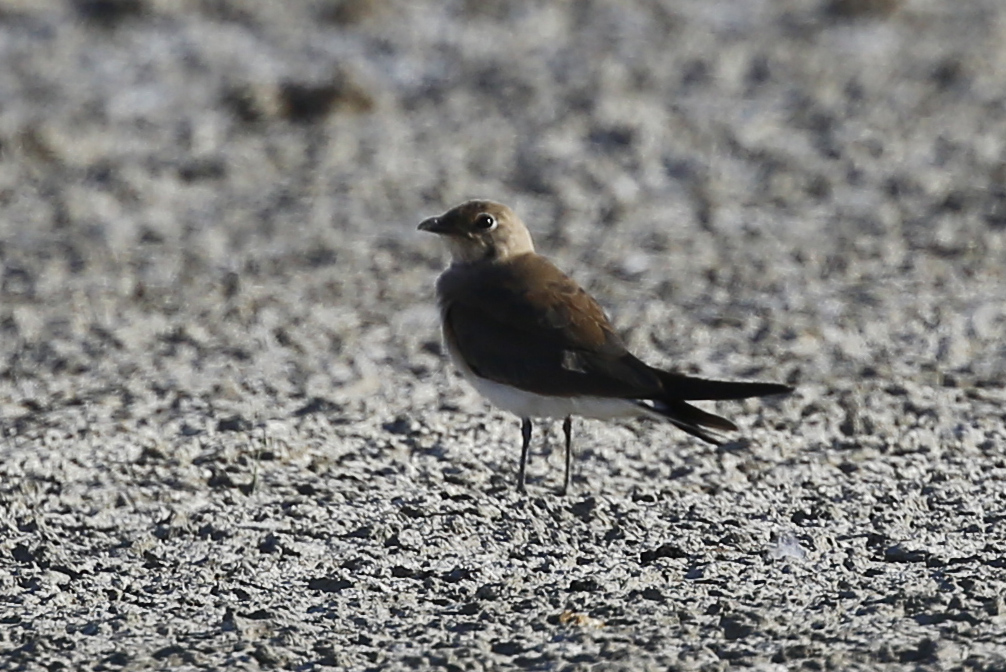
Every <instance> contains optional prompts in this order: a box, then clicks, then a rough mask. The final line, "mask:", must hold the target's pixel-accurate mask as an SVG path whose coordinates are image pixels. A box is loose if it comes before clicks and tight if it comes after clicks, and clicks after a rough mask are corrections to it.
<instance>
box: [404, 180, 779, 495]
mask: <svg viewBox="0 0 1006 672" xmlns="http://www.w3.org/2000/svg"><path fill="white" fill-rule="evenodd" d="M419 230H420V231H426V232H429V233H434V234H438V235H439V236H440V237H442V238H443V240H445V241H446V244H447V248H448V250H449V251H450V254H451V262H450V264H449V266H448V267H447V269H446V270H445V271H444V272H443V273H442V274H441V275H440V277H439V278H438V279H437V282H436V295H437V304H438V307H439V310H440V318H441V326H442V332H443V340H444V344H445V346H446V350H447V352H448V354H449V356H450V359H451V360H452V361H453V363H454V365H455V366H456V367H457V369H458V370H459V371H460V373H461V374H462V376H463V377H464V378H465V379H466V380H467V381H468V382H469V383H471V385H472V386H473V387H474V388H475V389H476V390H477V391H478V392H479V393H481V395H482V396H484V397H485V398H486V399H488V400H489V401H490V402H491V403H492V404H493V405H494V406H496V407H498V408H501V409H503V410H505V411H508V412H510V413H513V414H514V415H516V416H517V417H518V418H520V421H521V437H522V444H521V455H520V465H519V468H518V473H517V489H518V490H519V491H521V492H523V491H524V490H525V472H526V465H527V460H528V448H529V445H530V442H531V432H532V427H533V425H532V421H533V420H534V419H560V418H561V419H562V420H563V424H562V428H563V434H564V437H565V444H566V471H565V475H564V477H563V485H562V489H561V490H560V491H559V492H560V494H566V493H567V492H568V491H569V484H570V463H571V460H572V457H571V456H572V436H571V434H572V416H574V415H575V416H581V417H586V418H595V419H600V420H610V419H613V418H628V417H638V416H649V417H651V418H660V419H662V420H666V421H669V422H670V423H671V424H672V425H674V426H675V427H677V428H679V429H681V430H684V431H685V432H687V433H689V434H691V435H693V436H695V437H698V438H699V439H702V440H703V441H706V442H708V443H711V444H714V445H720V444H721V443H722V440H721V438H720V433H722V432H729V431H736V430H737V426H736V425H735V424H734V423H733V422H731V421H730V420H727V419H726V418H722V417H719V416H717V415H714V414H712V413H709V412H707V411H704V410H702V409H700V408H697V407H695V406H693V405H691V404H689V403H688V402H689V401H696V400H713V399H746V398H749V397H762V396H768V395H776V394H788V393H790V392H792V391H793V388H792V387H790V386H788V385H781V384H777V383H766V382H732V381H721V380H708V379H704V378H696V377H693V376H688V375H685V374H682V373H678V372H675V371H666V370H663V369H659V368H655V367H652V366H650V365H648V364H646V363H644V362H643V361H642V360H640V359H639V358H637V357H636V356H635V355H633V354H632V353H631V352H629V350H628V349H627V347H626V345H625V343H624V342H623V340H622V339H621V338H620V337H619V335H618V333H617V332H616V331H615V328H614V327H613V326H612V324H611V322H610V321H609V319H608V317H607V316H606V315H605V312H604V310H603V309H602V308H601V306H600V304H599V303H598V302H597V301H596V300H595V299H594V298H593V297H592V296H590V294H588V293H587V292H586V291H585V290H584V289H583V288H582V287H580V285H578V284H577V283H576V282H575V281H574V280H573V279H572V278H570V277H569V276H568V275H566V274H565V273H563V272H562V271H561V270H559V269H558V268H557V267H556V266H555V265H554V264H553V263H552V262H551V261H549V260H548V259H547V258H545V257H544V256H542V255H539V254H537V253H536V252H535V248H534V243H533V242H532V240H531V234H530V232H529V231H528V228H527V226H525V224H524V223H523V222H522V221H521V220H520V218H519V217H518V216H517V215H516V213H514V211H513V210H511V209H510V208H508V207H507V206H505V205H503V204H501V203H496V202H494V201H488V200H471V201H467V202H465V203H462V204H460V205H458V206H456V207H454V208H451V209H450V210H448V211H447V212H445V213H444V214H442V215H440V216H438V217H430V218H428V219H424V220H423V221H422V222H421V223H420V224H419Z"/></svg>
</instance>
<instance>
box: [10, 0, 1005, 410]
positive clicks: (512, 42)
mask: <svg viewBox="0 0 1006 672" xmlns="http://www.w3.org/2000/svg"><path fill="white" fill-rule="evenodd" d="M1004 13H1006V10H1004V9H1003V7H1002V5H1001V3H999V2H997V1H996V0H987V1H985V2H982V1H977V0H976V1H972V2H967V3H956V2H940V1H937V0H910V1H906V2H897V1H896V0H889V1H882V0H875V1H870V0H830V1H827V2H822V1H819V0H779V1H771V2H770V1H756V2H751V1H749V0H743V1H727V0H724V1H721V2H708V1H707V0H701V1H699V0H695V1H687V0H680V1H675V2H659V1H657V0H645V1H644V0H640V1H638V2H631V1H625V2H618V3H608V2H592V1H585V2H533V1H522V2H495V1H491V0H490V1H478V2H474V1H461V0H459V1H457V2H430V3H425V2H395V1H393V0H312V1H304V2H296V3H276V2H266V1H261V2H255V1H241V2H238V1H233V2H232V1H229V0H183V1H174V0H172V1H170V2H168V1H160V0H32V1H27V0H5V1H4V2H2V3H0V62H2V63H3V66H4V67H3V68H2V69H0V265H2V267H0V268H2V285H0V332H2V339H0V343H2V344H0V403H2V404H3V406H2V408H3V411H2V415H0V418H5V419H6V421H8V422H9V421H10V420H11V418H12V417H14V416H19V415H20V414H21V413H20V411H18V410H17V406H18V405H19V404H21V403H22V402H23V401H24V400H26V399H30V400H34V402H35V403H38V404H41V405H43V406H46V405H50V404H53V403H58V401H57V400H58V399H62V400H63V401H64V402H65V401H66V400H68V399H72V398H74V397H77V398H78V399H79V398H81V397H82V396H85V395H97V396H101V395H108V394H118V395H120V396H121V395H122V394H127V393H128V394H133V395H140V396H144V395H147V394H148V393H149V392H150V386H152V385H154V383H152V382H151V381H152V380H153V379H157V380H158V382H157V383H156V385H154V386H155V387H158V388H164V389H162V391H161V392H160V394H162V395H164V394H167V392H166V391H165V390H166V389H171V388H173V387H174V388H178V389H180V388H179V386H181V388H188V387H191V388H192V389H186V391H187V393H194V392H196V391H203V389H202V388H205V387H206V386H210V387H212V385H216V384H219V383H220V382H221V379H218V376H217V375H215V374H214V375H206V369H207V368H210V369H223V370H226V371H228V372H229V373H227V376H231V378H233V380H234V381H235V384H236V385H237V386H238V387H241V386H246V387H248V386H250V387H261V386H262V385H266V384H268V385H271V386H274V387H276V388H277V389H278V390H279V394H281V395H282V396H285V395H293V396H296V397H305V396H306V397H311V396H315V395H320V396H324V397H326V398H328V397H333V398H334V397H337V396H339V395H340V394H343V396H348V397H353V396H354V394H355V393H354V389H356V388H354V387H353V385H354V384H356V385H362V388H360V389H364V390H370V391H372V390H371V388H372V387H373V385H374V384H378V383H376V382H375V381H377V379H379V378H380V376H379V375H378V374H377V372H378V371H380V370H381V369H382V368H387V367H388V366H390V367H391V369H393V370H394V371H395V372H396V373H395V374H394V375H395V376H397V375H398V373H397V371H399V370H400V369H403V368H405V369H408V368H410V367H411V368H413V369H415V370H418V371H420V373H423V372H425V371H426V370H428V369H430V368H439V367H441V366H442V364H441V363H440V361H441V360H440V358H439V355H438V353H437V352H436V351H437V349H438V346H437V345H436V343H437V339H438V336H437V334H436V323H435V315H434V314H433V308H432V301H431V296H432V291H431V289H430V286H431V284H432V281H433V278H434V277H435V271H436V269H437V268H438V266H439V265H440V264H441V263H442V260H443V255H442V254H441V252H440V250H439V249H438V248H437V247H436V244H435V242H434V241H433V240H425V239H422V237H421V236H419V235H417V234H416V233H415V231H414V229H415V224H416V223H417V222H418V221H419V220H420V219H422V218H423V217H426V216H428V215H431V214H437V213H439V212H441V211H443V210H445V209H447V208H448V207H450V206H452V205H454V204H456V203H457V202H459V201H461V200H464V199H467V198H471V197H476V196H477V197H486V198H492V199H495V200H500V201H503V202H506V203H508V204H509V205H511V206H513V207H514V208H516V209H517V210H518V212H519V213H520V214H521V215H522V216H523V218H524V219H525V220H526V221H527V222H528V223H529V225H530V227H531V229H532V231H533V233H534V235H535V237H536V240H537V242H538V246H539V248H540V249H541V250H542V251H543V252H545V253H546V254H549V255H551V256H553V257H555V258H556V260H557V262H558V263H559V264H560V265H561V266H562V267H564V268H566V269H567V270H568V271H570V272H571V273H573V275H574V276H575V277H577V278H578V279H579V280H581V281H582V282H584V283H585V284H586V285H587V286H588V287H589V288H590V289H591V290H593V291H595V292H596V293H598V294H599V295H600V296H601V297H602V298H603V299H604V300H605V302H606V305H607V306H609V308H611V307H613V306H618V309H617V310H613V313H614V318H615V319H616V322H617V324H618V325H619V327H620V328H622V329H623V330H624V331H625V333H626V335H627V337H628V338H629V339H630V342H632V344H633V346H634V347H636V348H642V349H644V350H648V351H650V352H655V353H658V354H657V356H658V358H659V357H663V358H665V360H666V361H665V362H662V363H677V364H679V365H681V366H690V365H692V364H697V363H702V364H703V365H704V366H711V367H712V369H713V370H712V371H709V372H710V373H715V374H719V375H725V374H730V375H755V374H758V375H764V374H767V373H771V374H772V375H773V376H775V377H783V378H786V379H788V380H790V381H791V382H801V381H805V380H808V377H809V380H810V381H818V382H820V381H822V380H826V379H829V378H835V377H842V376H845V377H861V376H867V377H870V376H882V377H899V376H900V377H906V376H907V377H912V378H915V377H919V376H923V377H924V378H925V379H927V380H929V379H932V380H933V381H935V382H938V381H937V380H936V379H937V378H940V379H942V376H944V375H946V374H950V375H951V376H953V377H956V378H962V377H963V378H964V379H967V380H969V381H978V382H982V381H986V382H988V381H1000V380H1001V378H1002V375H1003V371H1004V368H1003V367H1004V364H1003V362H1004V361H1006V360H1004V357H1003V355H1004V348H1006V346H1004V345H1003V340H1002V338H1001V336H1002V333H1003V328H1004V326H1006V321H1004V320H1006V318H1004V308H1003V305H1004V302H1003V301H1002V294H1001V292H1000V291H999V290H1000V289H1001V288H1002V286H1003V273H1004V269H1006V264H1004V261H1006V260H1004V250H1003V239H1004V235H1006V186H1004V179H1006V150H1004V144H1003V143H1004V142H1006V140H1004V138H1006V133H1004V130H1006V123H1004V116H1006V107H1004V94H1003V92H1004V91H1006V68H1004V67H1003V64H1004V62H1006V46H1004V45H1006V22H1004ZM716 330H719V331H720V332H722V333H721V334H719V335H717V336H715V337H713V336H710V333H709V332H711V331H716ZM713 340H715V341H716V342H717V345H715V346H711V345H710V341H713ZM752 356H754V359H753V360H752ZM752 361H753V363H752ZM745 362H746V363H745ZM416 367H418V368H416ZM766 367H769V368H768V369H766ZM746 368H748V369H749V370H745V369H746ZM249 372H254V374H252V373H249ZM763 372H764V374H763ZM227 376H224V377H227ZM934 376H935V377H934ZM189 377H191V379H190V380H185V379H186V378H189ZM254 381H258V382H257V383H256V382H254ZM264 381H268V383H265V382H264ZM368 381H370V382H368ZM134 385H138V386H139V388H138V389H133V386H134ZM178 389H176V392H177V391H178ZM357 391H359V390H357ZM252 393H253V394H258V393H260V391H253V392H252ZM388 393H389V394H391V395H392V396H394V395H395V392H394V391H390V392H388ZM242 394H243V393H242ZM267 396H274V395H267Z"/></svg>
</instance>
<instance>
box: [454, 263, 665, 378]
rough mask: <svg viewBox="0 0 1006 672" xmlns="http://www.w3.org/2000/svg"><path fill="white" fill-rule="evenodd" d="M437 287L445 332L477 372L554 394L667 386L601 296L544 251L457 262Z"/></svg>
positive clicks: (486, 376)
mask: <svg viewBox="0 0 1006 672" xmlns="http://www.w3.org/2000/svg"><path fill="white" fill-rule="evenodd" d="M438 291H439V294H440V297H441V302H442V305H443V306H444V320H445V327H446V331H447V336H448V338H451V339H452V341H453V343H454V345H455V346H456V347H457V349H458V351H459V352H460V354H461V355H462V356H463V357H464V358H465V361H467V362H468V364H469V366H470V367H471V368H472V370H473V371H474V372H475V373H476V374H477V375H479V376H482V377H484V378H488V379H490V380H494V381H496V382H500V383H505V384H507V385H512V386H514V387H517V388H520V389H523V390H527V391H529V392H536V393H538V394H546V395H554V396H572V395H579V394H588V395H597V396H607V397H622V398H643V397H649V396H652V395H654V394H658V393H659V391H660V389H661V382H660V379H659V378H658V376H657V375H656V374H655V373H654V372H653V371H651V369H650V367H648V366H646V364H644V363H643V362H641V361H639V360H638V359H636V358H635V357H634V356H633V355H631V354H630V353H629V352H628V351H627V350H626V349H625V346H624V345H623V344H622V341H621V339H619V338H618V335H617V334H615V332H614V329H613V328H612V327H611V324H610V323H609V322H608V319H607V317H605V315H604V311H603V310H602V309H601V307H600V306H599V305H598V304H597V302H596V301H594V299H593V298H591V297H590V295H588V294H587V293H586V292H585V291H584V290H583V289H582V288H581V287H580V286H579V285H577V284H576V283H575V282H574V281H573V280H572V279H570V278H569V277H568V276H566V275H565V274H563V273H562V272H561V271H560V270H559V269H557V268H556V267H555V266H553V265H552V264H551V262H549V261H548V260H547V259H545V258H544V257H540V256H538V255H535V254H526V255H521V256H519V257H516V258H514V259H512V260H510V261H508V262H506V263H503V264H480V265H476V266H461V267H457V268H453V269H451V270H449V271H447V272H446V273H445V274H444V275H443V276H442V277H441V279H440V281H439V283H438Z"/></svg>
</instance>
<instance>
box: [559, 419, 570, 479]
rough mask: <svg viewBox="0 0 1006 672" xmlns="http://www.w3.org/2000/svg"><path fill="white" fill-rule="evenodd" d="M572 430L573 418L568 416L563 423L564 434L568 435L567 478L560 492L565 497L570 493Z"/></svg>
mask: <svg viewBox="0 0 1006 672" xmlns="http://www.w3.org/2000/svg"><path fill="white" fill-rule="evenodd" d="M572 428H573V417H572V416H569V415H567V416H566V419H565V420H563V421H562V433H563V434H565V435H566V476H565V478H563V479H562V490H561V491H560V492H559V494H560V495H565V494H566V493H567V492H569V467H570V463H571V462H572V460H573V450H572V448H573V442H572V436H571V430H572Z"/></svg>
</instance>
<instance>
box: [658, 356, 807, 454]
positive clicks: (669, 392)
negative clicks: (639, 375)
mask: <svg viewBox="0 0 1006 672" xmlns="http://www.w3.org/2000/svg"><path fill="white" fill-rule="evenodd" d="M651 370H652V371H653V372H654V373H655V374H657V376H658V377H659V378H660V382H661V383H662V384H663V387H664V390H663V392H664V394H663V395H662V396H660V397H659V398H654V399H651V400H650V401H649V403H646V402H642V401H641V402H639V404H640V406H642V407H644V408H646V409H648V410H650V411H653V412H655V413H657V414H659V415H661V416H663V417H665V418H667V419H668V420H669V421H670V422H671V423H672V424H673V425H674V426H675V427H677V428H678V429H681V430H683V431H685V432H688V433H689V434H691V435H692V436H695V437H698V438H700V439H702V440H703V441H705V442H707V443H711V444H713V445H715V446H718V445H720V444H722V440H721V439H720V438H719V437H718V436H717V433H718V432H733V431H736V430H737V425H735V424H734V423H732V422H730V421H729V420H727V419H726V418H721V417H720V416H718V415H713V414H712V413H708V412H706V411H703V410H702V409H701V408H696V407H695V406H692V405H691V404H689V403H687V402H686V401H685V400H686V399H687V400H689V401H701V400H717V399H747V398H748V397H765V396H768V395H772V394H788V393H790V392H792V391H793V388H792V387H789V386H788V385H778V384H776V383H736V382H731V381H725V380H706V379H705V378H693V377H691V376H685V375H683V374H680V373H672V372H670V371H661V370H659V369H651Z"/></svg>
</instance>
